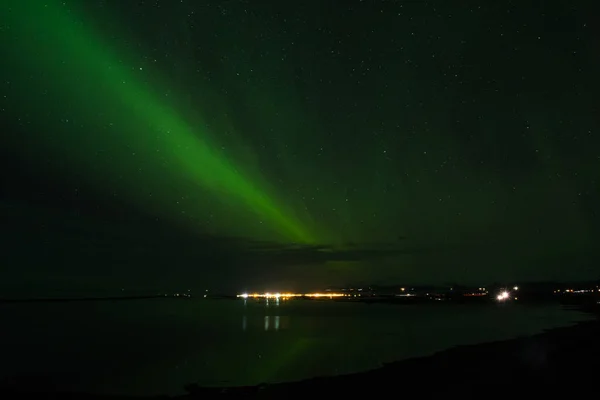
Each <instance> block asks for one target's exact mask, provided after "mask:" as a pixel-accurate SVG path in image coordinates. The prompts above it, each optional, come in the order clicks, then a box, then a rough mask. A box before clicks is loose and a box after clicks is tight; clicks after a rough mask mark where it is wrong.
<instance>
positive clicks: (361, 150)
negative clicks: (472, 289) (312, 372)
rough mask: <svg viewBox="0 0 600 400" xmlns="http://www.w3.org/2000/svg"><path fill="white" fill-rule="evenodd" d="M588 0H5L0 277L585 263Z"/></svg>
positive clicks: (243, 274) (34, 282) (503, 268)
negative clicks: (1, 260) (0, 261)
mask: <svg viewBox="0 0 600 400" xmlns="http://www.w3.org/2000/svg"><path fill="white" fill-rule="evenodd" d="M487 3H490V4H487ZM597 10H598V6H597V5H595V2H594V1H584V0H582V1H577V2H564V1H543V2H542V1H518V2H517V1H495V2H486V4H485V5H484V4H483V2H476V1H463V2H460V6H457V3H455V2H449V1H356V0H348V1H345V2H338V1H312V0H310V1H304V2H293V3H290V2H280V1H266V0H265V1H252V2H250V1H234V0H227V1H225V0H223V1H202V2H199V1H191V0H183V1H167V0H155V1H136V2H133V1H122V0H120V1H119V0H103V1H99V0H87V1H83V0H81V1H75V0H71V1H57V0H45V1H41V0H31V1H27V2H24V1H20V0H7V1H4V2H2V5H0V38H1V41H0V58H1V59H2V60H3V61H2V64H3V66H2V79H1V81H0V124H1V126H2V131H3V132H4V133H3V134H2V137H1V152H2V154H0V160H1V161H0V162H1V163H2V168H1V171H0V174H1V176H0V177H1V179H2V186H1V193H0V195H1V197H0V200H1V203H0V204H1V205H2V219H3V220H4V221H5V222H4V227H3V229H2V231H3V233H2V234H3V238H2V241H3V243H4V245H5V246H4V250H3V253H4V255H3V258H4V259H5V260H7V262H6V263H3V267H2V268H1V269H0V273H1V275H0V281H1V282H2V287H1V290H2V291H3V292H8V291H13V292H14V291H31V292H36V293H41V292H44V291H46V292H47V291H52V290H62V291H69V290H70V291H81V292H91V291H101V290H107V291H110V290H115V289H116V288H121V287H127V288H128V289H130V288H131V289H132V290H138V289H139V290H146V289H149V288H150V289H152V290H154V289H157V288H158V289H160V290H167V289H171V288H181V287H182V286H189V287H191V288H203V287H211V288H217V289H218V290H234V289H235V290H237V289H241V288H261V289H262V288H264V289H269V288H276V289H297V288H301V287H307V286H322V285H328V284H344V283H351V282H368V283H386V282H415V283H445V282H464V283H474V284H478V283H479V282H490V281H495V280H499V281H505V280H511V281H514V280H534V279H535V280H537V279H558V280H566V279H588V278H598V275H599V273H600V270H599V268H598V261H599V257H598V254H597V253H598V252H597V250H596V246H595V245H596V243H597V242H598V239H599V238H600V219H599V217H598V212H597V204H598V200H599V199H600V196H599V195H600V191H599V189H598V179H599V178H600V148H599V144H600V143H599V140H598V129H599V121H598V101H597V98H596V97H597V93H598V73H597V71H598V70H599V67H600V58H599V56H600V47H599V44H598V43H599V42H598V39H599V38H600V36H599V29H598V24H597V21H596V20H595V19H594V18H593V16H594V15H595V12H596V11H597Z"/></svg>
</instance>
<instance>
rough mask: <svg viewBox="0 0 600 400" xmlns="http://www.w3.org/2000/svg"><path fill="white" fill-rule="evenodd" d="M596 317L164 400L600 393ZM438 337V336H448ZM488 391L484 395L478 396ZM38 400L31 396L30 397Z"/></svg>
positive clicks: (597, 309) (11, 388)
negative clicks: (369, 364) (311, 375)
mask: <svg viewBox="0 0 600 400" xmlns="http://www.w3.org/2000/svg"><path fill="white" fill-rule="evenodd" d="M578 308H579V309H580V310H581V311H584V312H587V313H591V314H593V315H595V316H596V318H595V319H593V320H591V321H585V322H580V323H577V324H576V325H574V326H570V327H563V328H557V329H551V330H548V331H546V332H543V333H541V334H537V335H533V336H529V337H520V338H515V339H511V340H506V341H499V342H492V343H484V344H478V345H469V346H459V347H455V348H452V349H448V350H445V351H441V352H439V353H436V354H434V355H432V356H428V357H419V358H413V359H408V360H403V361H398V362H394V363H390V364H386V365H384V366H383V367H381V368H378V369H375V370H372V371H368V372H361V373H356V374H349V375H342V376H335V377H323V378H315V379H308V380H303V381H299V382H290V383H282V384H271V385H263V386H258V387H243V388H242V387H237V388H202V387H198V386H196V385H194V384H190V385H188V386H187V387H186V391H187V392H188V394H186V395H181V396H171V397H168V396H162V397H154V398H163V399H196V398H215V397H216V398H220V397H225V398H232V397H234V398H235V397H255V398H281V397H282V396H283V397H287V396H294V397H298V396H316V395H320V396H332V395H335V396H343V397H346V396H347V397H354V396H357V395H361V396H362V395H376V396H385V395H386V394H387V395H389V394H395V395H400V394H403V395H407V394H410V395H421V396H430V395H434V394H435V395H450V394H452V395H465V396H466V395H481V394H482V393H484V394H485V395H486V396H488V397H489V396H492V397H494V396H495V395H498V396H503V397H504V396H508V395H512V394H517V393H518V394H525V393H527V394H535V395H556V394H558V393H561V394H562V393H565V394H574V393H582V392H588V391H590V390H593V389H594V388H597V387H598V384H597V382H596V379H597V378H596V377H597V371H598V370H600V342H599V340H598V339H599V338H600V320H599V319H598V317H600V304H587V305H580V306H578ZM443 334H444V333H443V332H440V335H443ZM481 390H484V392H481ZM32 392H33V393H35V396H34V397H32V394H33V393H32ZM2 398H7V399H8V398H28V399H29V398H36V399H45V398H60V399H69V398H78V399H117V398H138V399H141V397H121V396H97V395H93V394H81V393H55V392H53V391H52V388H51V384H46V383H42V382H38V381H36V380H35V379H31V380H30V381H25V382H24V381H21V382H18V383H14V382H13V383H12V384H9V385H5V386H4V389H3V395H2Z"/></svg>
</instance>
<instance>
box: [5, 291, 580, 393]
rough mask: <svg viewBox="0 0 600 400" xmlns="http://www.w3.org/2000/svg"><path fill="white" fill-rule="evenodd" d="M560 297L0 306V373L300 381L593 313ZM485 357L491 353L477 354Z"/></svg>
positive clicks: (73, 381)
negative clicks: (551, 301)
mask: <svg viewBox="0 0 600 400" xmlns="http://www.w3.org/2000/svg"><path fill="white" fill-rule="evenodd" d="M589 318H590V317H589V316H587V315H586V314H583V313H581V312H578V311H573V310H568V309H564V308H561V307H559V306H555V305H520V304H517V303H515V304H497V305H491V304H487V305H483V304H482V305H452V304H440V303H435V304H424V305H397V304H366V303H350V302H336V301H331V300H323V301H310V300H301V299H291V300H280V301H275V300H270V301H268V302H267V301H265V300H254V299H246V300H244V299H236V300H232V299H222V300H215V299H193V298H192V299H189V300H179V299H177V300H174V299H171V298H169V299H150V300H130V301H87V302H65V303H19V304H1V305H0V330H1V331H0V337H1V340H0V347H1V356H0V380H4V381H11V382H20V383H21V384H22V385H23V386H24V387H29V386H38V387H39V386H42V387H44V386H45V387H47V388H48V389H51V390H68V391H85V392H93V393H98V394H134V395H158V394H168V395H175V394H181V393H184V386H185V385H186V384H189V383H197V384H199V385H204V386H238V385H254V384H259V383H272V382H285V381H296V380H302V379H306V378H311V377H315V376H327V375H339V374H346V373H352V372H359V371H365V370H370V369H374V368H377V367H380V366H381V365H382V363H385V362H392V361H396V360H402V359H407V358H411V357H419V356H426V355H430V354H433V353H435V352H438V351H441V350H444V349H447V348H451V347H454V346H459V345H467V344H475V343H483V342H491V341H497V340H503V339H509V338H514V337H518V336H526V335H532V334H535V333H539V332H542V331H544V330H546V329H550V328H554V327H560V326H568V325H571V324H574V323H576V322H577V321H582V320H586V319H589ZM482 363H483V364H485V359H482Z"/></svg>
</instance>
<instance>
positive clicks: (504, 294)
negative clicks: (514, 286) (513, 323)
mask: <svg viewBox="0 0 600 400" xmlns="http://www.w3.org/2000/svg"><path fill="white" fill-rule="evenodd" d="M509 297H510V295H509V294H508V292H506V291H504V292H502V293H500V294H498V296H496V299H498V301H504V300H508V298H509Z"/></svg>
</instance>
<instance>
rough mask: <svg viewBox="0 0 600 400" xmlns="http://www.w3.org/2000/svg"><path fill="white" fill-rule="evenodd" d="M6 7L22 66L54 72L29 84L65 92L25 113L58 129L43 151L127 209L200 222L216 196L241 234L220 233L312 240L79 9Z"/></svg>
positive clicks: (43, 138)
mask: <svg viewBox="0 0 600 400" xmlns="http://www.w3.org/2000/svg"><path fill="white" fill-rule="evenodd" d="M3 8H4V9H5V11H4V12H6V13H7V14H8V18H9V21H10V23H11V24H12V25H11V29H16V30H18V31H19V32H20V41H19V43H14V44H13V46H12V48H13V49H14V50H12V52H13V54H12V56H13V57H14V59H15V60H17V61H16V62H21V63H25V64H27V65H28V67H29V68H31V67H33V68H36V69H43V70H44V71H46V72H47V76H46V77H45V78H44V81H43V82H42V81H41V80H40V81H37V82H36V81H34V80H33V78H31V79H30V81H29V84H30V85H31V87H35V86H36V85H47V84H48V83H47V81H51V82H52V84H53V85H54V91H55V92H56V93H59V94H60V98H50V99H45V100H46V101H44V100H42V101H36V100H35V99H29V100H27V99H25V100H26V101H27V102H28V111H31V109H34V108H36V112H37V115H39V118H37V119H36V122H37V123H38V124H39V125H40V126H45V127H50V128H51V129H48V132H45V133H44V134H43V135H40V138H39V139H40V141H39V143H36V144H37V145H40V146H42V148H43V149H44V151H46V150H50V151H51V152H52V155H53V156H56V157H62V158H65V159H66V160H69V162H70V163H71V168H76V169H80V168H82V169H84V170H85V171H87V172H88V173H89V174H90V178H91V179H93V180H94V181H96V182H95V183H94V185H96V186H98V187H99V188H100V187H101V189H102V190H104V191H108V190H111V188H113V187H118V188H119V190H120V191H124V192H125V193H127V200H128V201H130V202H132V203H134V204H136V205H137V206H139V207H142V208H145V209H147V210H151V211H152V212H156V213H162V214H164V215H165V216H166V217H169V218H171V219H176V220H180V219H182V218H183V219H185V218H188V220H189V221H193V218H192V216H193V215H194V214H195V210H194V209H195V208H196V209H197V207H199V206H200V200H201V203H202V205H206V204H211V203H210V202H208V201H207V199H206V198H205V196H207V195H210V197H211V198H212V200H211V201H212V204H215V205H218V206H219V207H221V212H223V213H227V212H231V213H232V214H233V215H234V216H235V217H236V218H233V222H232V224H234V225H235V224H237V225H238V227H237V228H239V229H235V228H236V227H235V226H234V227H231V226H229V227H226V228H225V231H226V232H220V233H228V232H236V233H237V234H244V235H246V236H249V235H252V234H253V232H257V233H258V234H260V233H262V235H261V237H260V238H261V239H262V238H269V239H272V240H277V239H284V241H296V242H302V243H311V242H314V241H315V237H314V235H313V234H312V233H311V230H310V229H308V227H307V226H306V224H303V223H301V222H300V221H299V218H298V216H297V215H294V214H293V212H292V211H291V210H288V209H286V207H285V206H284V205H283V204H281V203H280V202H279V201H277V200H276V197H277V196H275V195H274V192H273V190H272V189H271V188H270V186H271V185H268V184H266V183H265V182H262V178H261V176H260V174H259V173H258V172H257V171H254V173H252V174H251V173H244V171H240V170H241V169H242V168H241V166H238V165H236V163H235V162H234V161H233V160H232V159H231V158H228V157H227V156H225V155H224V154H223V153H222V152H221V150H220V149H219V150H217V149H218V148H219V145H218V144H217V143H214V140H212V141H211V139H210V138H211V137H215V136H217V132H211V131H210V129H209V128H207V127H205V126H204V127H203V126H201V125H202V124H201V123H200V124H196V123H194V124H193V125H192V124H191V123H189V122H187V121H186V120H185V118H184V117H183V116H181V115H180V113H179V112H177V111H176V110H175V106H172V105H169V104H168V102H167V101H166V100H165V99H161V98H160V96H161V94H160V92H159V90H158V89H157V86H158V85H155V84H152V83H150V82H149V77H148V74H149V73H147V72H146V71H144V70H143V68H140V67H137V68H136V67H134V66H133V67H132V66H131V65H127V63H126V62H123V61H121V60H120V57H119V55H118V53H117V52H115V51H114V50H113V49H112V48H110V47H109V46H107V45H106V44H105V43H104V41H103V40H102V39H101V38H100V37H99V36H100V35H98V34H95V33H94V32H93V31H92V30H91V29H89V28H87V27H86V26H85V23H84V22H83V21H82V20H80V19H78V18H77V16H76V15H75V13H74V12H73V11H69V10H68V9H67V8H66V7H64V6H62V5H61V4H60V3H59V2H56V1H52V0H45V1H41V0H30V1H11V2H10V5H9V6H8V7H7V6H4V7H3ZM6 9H8V11H6ZM123 58H125V57H123ZM15 60H13V61H12V62H15ZM146 79H148V81H146ZM200 89H201V88H200ZM200 89H198V90H200ZM24 96H26V95H24ZM163 96H164V94H163ZM53 103H54V104H53ZM65 103H66V104H65ZM56 107H59V108H60V107H63V108H69V109H70V110H71V111H72V114H70V115H68V116H65V120H66V123H64V124H63V126H61V128H56V127H55V125H56V124H57V123H58V121H55V120H54V121H53V120H52V118H53V117H50V115H54V114H56V113H50V112H49V110H51V109H53V108H56ZM43 115H46V116H47V117H43ZM198 125H200V126H198ZM100 127H102V128H100ZM59 129H60V130H59ZM58 132H60V133H58ZM55 135H58V136H55ZM36 139H37V138H36ZM98 152H104V153H108V154H109V155H110V157H107V160H108V161H104V162H103V161H98V160H96V159H94V157H93V155H94V154H97V153H98ZM248 169H249V170H250V169H251V168H250V167H249V168H248ZM185 185H188V186H185ZM190 193H192V195H190ZM236 220H237V222H236ZM242 224H243V225H244V227H243V229H242V228H240V227H239V225H242Z"/></svg>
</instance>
